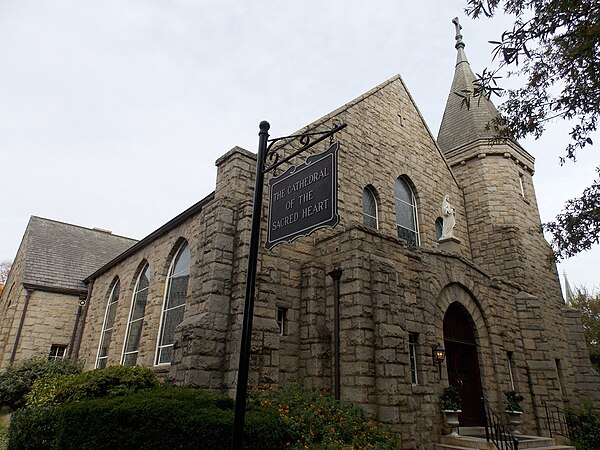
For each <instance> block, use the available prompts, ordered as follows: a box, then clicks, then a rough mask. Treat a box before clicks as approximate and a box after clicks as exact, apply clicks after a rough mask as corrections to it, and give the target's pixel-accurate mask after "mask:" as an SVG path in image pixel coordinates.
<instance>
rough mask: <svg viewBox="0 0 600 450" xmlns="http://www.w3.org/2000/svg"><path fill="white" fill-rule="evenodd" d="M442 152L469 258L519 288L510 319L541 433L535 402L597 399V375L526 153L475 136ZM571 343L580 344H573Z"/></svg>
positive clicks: (540, 412)
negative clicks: (459, 193)
mask: <svg viewBox="0 0 600 450" xmlns="http://www.w3.org/2000/svg"><path fill="white" fill-rule="evenodd" d="M449 158H450V163H451V164H452V167H453V169H454V171H455V173H456V176H457V178H458V179H459V181H460V184H461V186H462V187H463V189H464V193H465V207H466V210H467V221H468V226H469V233H470V238H471V250H472V255H473V261H474V262H475V263H476V264H478V265H479V266H480V267H481V268H483V269H484V270H486V271H489V273H490V274H492V275H494V276H496V277H499V278H500V279H502V280H503V281H504V282H507V283H513V284H514V285H515V287H517V289H518V293H517V295H516V297H515V302H516V305H517V316H516V319H517V320H518V324H519V333H520V334H521V337H522V340H523V342H524V347H523V352H524V353H523V355H518V356H522V357H523V358H524V359H525V361H526V374H525V379H526V380H527V385H526V386H522V385H521V389H526V392H527V393H528V394H529V396H530V397H531V398H532V402H533V403H532V404H531V408H532V409H535V410H536V411H535V417H536V420H537V425H536V428H537V429H536V430H534V431H537V432H543V431H544V430H545V429H546V423H545V421H544V420H543V417H544V414H545V412H544V411H543V404H542V401H547V402H550V403H552V404H556V405H558V406H560V407H563V408H564V407H565V405H566V403H571V404H580V403H581V401H582V400H583V399H584V396H582V395H580V394H579V393H578V392H583V391H585V392H586V393H587V394H586V395H587V396H588V398H589V399H596V400H600V392H599V389H600V379H599V378H598V377H597V376H595V375H594V371H593V369H592V367H591V364H590V361H589V358H588V356H587V351H585V350H584V349H583V348H582V347H581V346H582V345H583V346H584V342H583V340H582V339H581V338H582V336H581V335H580V333H581V331H577V330H580V328H579V325H578V324H576V321H577V319H576V318H575V317H573V316H572V315H570V313H569V312H568V311H565V307H564V300H563V297H562V293H561V288H560V282H559V278H558V273H557V271H556V265H555V263H554V261H553V259H552V251H551V249H550V246H549V245H548V243H547V242H546V241H545V239H544V237H543V234H542V232H541V223H540V216H539V211H538V207H537V201H536V197H535V190H534V186H533V179H532V174H533V158H531V156H529V155H528V154H527V153H526V152H524V151H523V150H522V149H521V148H520V147H518V146H516V145H514V144H510V145H509V144H503V145H498V144H496V145H493V146H491V145H489V144H488V143H482V142H479V143H473V144H472V145H471V146H467V147H464V148H460V149H455V150H454V151H453V152H451V153H450V155H449ZM521 182H522V185H523V187H522V189H521ZM574 339H580V340H579V341H578V343H575V342H576V341H574ZM574 346H579V347H580V348H578V349H577V351H573V350H574ZM515 355H517V352H516V351H515ZM559 373H560V376H559ZM578 373H582V374H585V375H583V376H580V375H579V374H578ZM561 377H562V381H561ZM561 383H562V385H563V386H562V387H561ZM577 386H578V387H577ZM524 392H525V391H521V393H524Z"/></svg>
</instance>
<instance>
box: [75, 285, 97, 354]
mask: <svg viewBox="0 0 600 450" xmlns="http://www.w3.org/2000/svg"><path fill="white" fill-rule="evenodd" d="M93 290H94V280H90V282H89V283H88V291H87V297H86V299H85V301H84V302H83V305H82V304H81V300H80V301H79V310H80V311H81V310H83V311H81V317H80V321H79V323H78V324H77V325H78V326H77V328H79V329H78V332H77V336H76V338H75V340H74V342H73V349H72V350H73V351H72V352H70V353H69V357H73V358H79V348H80V347H81V340H82V339H83V329H84V328H85V319H86V318H87V314H88V310H89V309H90V299H91V298H92V291H93Z"/></svg>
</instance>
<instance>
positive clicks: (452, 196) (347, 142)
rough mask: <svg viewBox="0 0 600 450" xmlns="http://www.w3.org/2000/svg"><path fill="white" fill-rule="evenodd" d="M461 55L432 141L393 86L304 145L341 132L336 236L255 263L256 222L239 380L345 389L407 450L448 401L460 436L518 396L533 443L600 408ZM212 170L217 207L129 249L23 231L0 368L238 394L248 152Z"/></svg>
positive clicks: (2, 309) (525, 196) (99, 238)
mask: <svg viewBox="0 0 600 450" xmlns="http://www.w3.org/2000/svg"><path fill="white" fill-rule="evenodd" d="M456 49H457V61H456V67H455V69H454V79H453V80H452V85H451V87H450V91H449V95H448V99H447V103H446V109H445V112H444V116H443V120H442V123H441V126H440V130H439V133H438V137H437V139H436V138H434V137H433V136H432V134H431V132H430V131H429V129H428V128H427V125H426V124H425V122H424V120H423V117H422V116H421V114H420V113H419V111H418V109H417V107H416V105H415V103H414V101H413V99H412V97H411V96H410V94H409V92H408V90H407V88H406V86H405V84H404V82H403V81H402V79H401V78H400V77H399V76H395V77H393V78H391V79H389V80H387V81H385V82H383V83H382V84H380V85H379V86H377V87H375V88H373V89H372V90H370V91H368V92H366V93H365V94H363V95H362V96H360V97H358V98H357V99H355V100H352V101H350V102H349V103H347V104H345V105H344V106H342V107H340V108H339V109H337V110H335V111H333V112H332V113H330V114H328V115H326V116H325V117H322V118H320V119H318V120H316V121H314V122H313V123H311V124H310V125H308V126H306V127H305V128H303V129H301V130H300V131H299V133H303V132H310V131H315V130H326V129H329V128H331V127H332V126H333V124H340V123H344V124H347V127H346V128H344V129H343V130H342V131H340V132H338V133H337V134H336V136H335V139H336V140H337V141H339V144H340V149H339V154H338V158H339V168H338V211H339V216H340V222H339V224H338V225H337V226H336V227H334V228H327V229H321V230H318V231H316V232H314V233H312V234H311V235H310V236H308V237H301V238H298V239H296V240H294V241H293V242H291V243H286V244H282V245H277V246H276V247H274V248H273V249H271V250H266V249H265V246H264V241H265V237H266V234H267V221H266V217H267V216H268V211H267V207H266V206H264V208H263V218H264V220H263V222H262V231H261V236H262V243H261V245H260V246H259V257H258V270H257V287H256V302H255V305H254V327H253V334H252V347H251V348H252V352H251V363H250V364H251V368H250V382H251V383H253V384H258V383H279V384H281V383H285V382H286V381H289V380H299V381H300V382H302V383H303V384H304V385H306V386H307V387H315V388H316V387H321V388H325V389H327V390H330V391H331V392H333V391H334V389H336V388H339V393H340V397H341V400H343V401H347V402H355V403H359V404H360V405H361V406H362V407H363V408H364V409H365V410H366V411H367V412H368V413H369V414H370V415H372V416H373V417H375V418H377V419H378V420H380V421H382V422H386V423H390V424H393V425H394V426H396V427H397V429H398V430H399V431H400V432H401V434H402V447H403V448H423V446H426V445H431V443H432V442H437V440H438V439H439V436H440V434H441V433H442V432H443V431H444V423H443V416H442V413H441V412H440V406H439V397H440V394H441V392H442V389H443V387H444V386H447V385H448V384H451V385H453V386H456V387H457V388H458V390H459V391H460V394H461V398H462V403H463V406H462V411H463V412H462V414H461V416H460V420H461V425H462V426H477V425H483V421H484V416H483V414H484V411H483V408H482V402H481V400H480V399H481V397H485V398H486V399H487V400H488V401H489V402H490V403H491V405H492V406H493V408H494V409H495V410H497V411H498V412H500V411H503V410H504V396H503V394H502V393H503V392H504V391H507V390H513V389H514V390H516V391H517V392H519V393H521V394H522V395H523V396H524V397H525V400H524V402H523V405H522V406H523V409H524V417H523V418H524V420H523V425H522V427H521V429H522V431H524V432H529V433H538V434H545V433H546V432H547V425H546V422H545V412H544V406H543V403H542V402H543V401H545V402H548V403H549V404H552V405H556V406H560V407H564V406H565V405H566V404H571V405H579V404H583V403H584V401H587V400H596V401H598V400H600V379H599V378H598V374H597V373H596V372H595V371H594V370H593V369H592V366H591V364H590V361H589V358H588V354H587V349H586V344H585V340H584V336H583V331H582V326H581V321H580V318H579V315H578V313H577V312H576V311H575V310H573V309H572V308H570V307H568V306H566V305H565V303H564V300H563V297H562V293H561V288H560V283H559V277H558V274H557V270H556V266H555V264H554V262H553V261H552V259H551V255H552V252H551V249H550V247H549V245H548V243H547V242H546V241H545V239H544V236H543V234H542V232H541V223H540V215H539V211H538V206H537V202H536V197H535V190H534V185H533V180H532V177H533V174H534V158H533V157H532V156H531V155H530V154H529V153H528V152H527V151H526V149H524V148H523V147H521V146H520V145H519V144H518V143H517V142H514V141H511V140H505V141H499V140H498V139H496V138H495V136H494V134H493V131H491V130H490V129H489V127H488V126H487V124H488V123H489V121H490V120H492V119H493V118H494V117H496V115H497V111H496V109H495V107H494V105H493V104H492V103H491V102H490V101H488V100H485V99H482V100H481V101H472V102H471V105H470V107H469V108H467V107H466V106H465V105H463V104H462V99H461V97H459V96H458V95H456V94H455V93H456V92H462V91H463V90H467V89H472V82H473V80H474V79H475V76H474V74H473V71H472V69H471V67H470V65H469V63H468V61H467V58H466V56H465V52H464V43H463V41H462V36H461V35H460V34H459V33H457V36H456ZM326 147H327V145H326V143H325V142H324V143H323V144H322V145H321V144H319V145H317V146H315V147H314V148H312V149H311V150H310V151H311V152H313V153H318V152H321V151H323V150H325V148H326ZM306 156H308V155H302V156H301V157H297V158H295V159H293V160H292V161H291V162H290V164H294V165H298V164H300V163H302V162H303V161H304V158H306ZM216 166H217V171H218V172H217V182H216V186H215V190H214V192H212V193H211V194H209V195H208V196H207V197H205V198H203V199H202V200H200V201H199V202H198V203H196V204H195V205H193V206H191V207H190V208H189V209H188V210H186V211H184V212H182V213H181V214H180V215H179V216H177V217H175V218H173V219H172V220H171V221H170V222H168V223H166V224H164V225H162V226H161V227H160V228H158V229H157V230H156V231H155V232H153V233H152V234H150V235H149V236H147V237H145V238H143V239H142V240H140V241H137V242H136V241H132V240H129V239H126V238H121V237H119V236H114V235H112V234H110V233H108V232H106V231H102V230H90V229H86V228H81V227H75V226H73V225H69V224H63V223H60V222H54V221H50V220H47V219H41V218H37V217H32V219H31V221H30V223H29V226H28V228H27V230H26V232H25V236H24V238H23V243H22V244H21V247H20V249H19V252H18V254H17V257H16V260H15V263H14V265H13V269H12V272H11V274H10V277H9V280H8V283H7V287H6V289H5V290H4V293H3V294H2V297H1V299H0V314H1V317H0V319H1V322H0V327H1V328H0V339H1V341H0V361H1V365H2V367H3V368H4V367H6V365H7V364H8V363H10V362H12V361H18V360H19V359H22V358H25V357H27V356H30V355H32V354H35V353H40V352H42V353H45V354H48V353H49V352H50V353H52V352H53V355H54V356H58V357H60V356H62V355H65V356H66V355H70V356H73V357H78V358H81V359H83V360H84V361H85V368H86V369H93V368H97V367H105V366H108V365H117V364H130V365H133V364H138V365H143V366H148V367H154V368H155V369H156V370H157V371H159V372H160V373H161V374H163V375H164V376H165V377H167V378H169V379H171V380H174V381H175V382H178V383H186V384H192V385H196V386H201V387H204V388H210V389H214V390H218V391H221V392H226V393H230V394H233V392H234V391H235V385H236V379H237V369H238V360H239V352H240V335H241V326H242V316H243V308H244V293H245V287H246V271H247V266H246V264H247V258H248V251H249V245H248V244H249V240H250V229H251V213H252V195H253V190H254V177H255V170H256V169H255V168H256V155H255V154H254V153H251V152H249V151H247V150H244V149H242V148H239V147H236V148H233V149H232V150H230V151H229V152H227V153H225V154H224V155H223V156H222V157H220V158H219V159H218V160H217V161H216ZM284 170H285V169H284ZM263 204H264V205H267V204H268V189H265V195H264V201H263ZM442 204H444V206H445V208H444V211H442ZM57 243H58V244H57ZM84 263H85V264H84ZM334 302H339V353H338V356H339V372H337V371H336V368H335V366H334V359H337V358H334V356H335V355H334V350H335V349H334V343H335V341H336V339H335V338H336V336H335V335H334V331H335V328H334ZM438 345H439V346H440V347H443V349H444V350H445V360H444V361H443V363H441V364H440V365H438V363H437V362H436V361H434V358H433V357H432V349H433V348H434V347H435V346H438ZM57 346H60V347H61V350H57ZM58 353H60V355H58ZM336 372H337V374H336ZM336 375H337V376H336ZM338 379H339V386H335V384H336V380H338Z"/></svg>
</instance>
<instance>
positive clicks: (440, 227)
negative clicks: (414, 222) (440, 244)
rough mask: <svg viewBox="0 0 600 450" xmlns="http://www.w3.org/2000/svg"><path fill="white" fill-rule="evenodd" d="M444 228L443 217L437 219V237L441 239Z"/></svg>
mask: <svg viewBox="0 0 600 450" xmlns="http://www.w3.org/2000/svg"><path fill="white" fill-rule="evenodd" d="M443 229H444V220H443V219H442V218H441V217H438V218H437V219H435V239H436V240H438V241H439V240H440V238H441V237H442V233H443Z"/></svg>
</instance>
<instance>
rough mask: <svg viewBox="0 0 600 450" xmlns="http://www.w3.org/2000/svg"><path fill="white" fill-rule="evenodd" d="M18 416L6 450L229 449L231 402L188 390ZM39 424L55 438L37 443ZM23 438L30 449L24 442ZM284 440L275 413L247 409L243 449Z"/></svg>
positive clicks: (30, 410) (154, 391)
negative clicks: (46, 414)
mask: <svg viewBox="0 0 600 450" xmlns="http://www.w3.org/2000/svg"><path fill="white" fill-rule="evenodd" d="M40 411H51V412H53V414H50V413H48V417H47V420H48V421H49V422H48V423H44V421H43V417H42V413H41V412H40ZM28 413H30V414H31V417H28ZM19 414H20V416H19V420H17V421H16V422H14V429H13V423H11V430H10V433H9V437H10V442H9V448H10V449H11V450H21V449H28V448H37V449H39V450H43V449H48V450H50V449H61V450H63V449H65V450H69V449H73V450H74V449H99V450H100V449H116V450H118V449H132V448H144V449H157V450H162V449H165V450H167V449H169V450H171V449H190V450H191V449H199V448H205V449H220V448H230V447H231V435H232V429H233V401H232V400H231V399H230V398H228V397H225V396H223V395H220V394H216V393H212V392H205V391H201V390H197V389H193V388H182V387H174V386H158V387H155V388H152V389H145V390H139V391H137V392H129V393H126V394H124V395H120V396H112V397H103V398H95V399H90V400H81V401H77V402H68V403H63V404H59V405H56V406H50V407H41V408H40V407H29V408H25V409H23V410H21V411H20V412H19ZM53 424H54V425H53ZM52 426H55V428H54V429H52V428H51V427H52ZM44 427H46V430H47V432H48V433H49V431H50V430H51V429H52V431H53V432H52V433H49V434H46V436H54V437H55V439H54V440H52V441H48V440H46V441H44V442H42V441H41V435H45V433H41V432H39V433H38V431H37V430H40V431H41V430H44ZM29 435H30V436H29ZM28 437H30V438H31V442H33V443H35V447H28V446H27V445H29V444H28V442H29V440H28V439H27V438H28ZM283 439H284V434H283V431H282V428H281V426H280V424H279V418H278V415H277V414H275V413H274V412H273V411H270V410H265V409H261V408H257V407H253V408H250V409H249V410H248V412H247V414H246V441H247V445H246V447H245V448H246V449H248V450H259V449H261V450H263V449H280V448H283V443H284V440H283Z"/></svg>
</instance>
